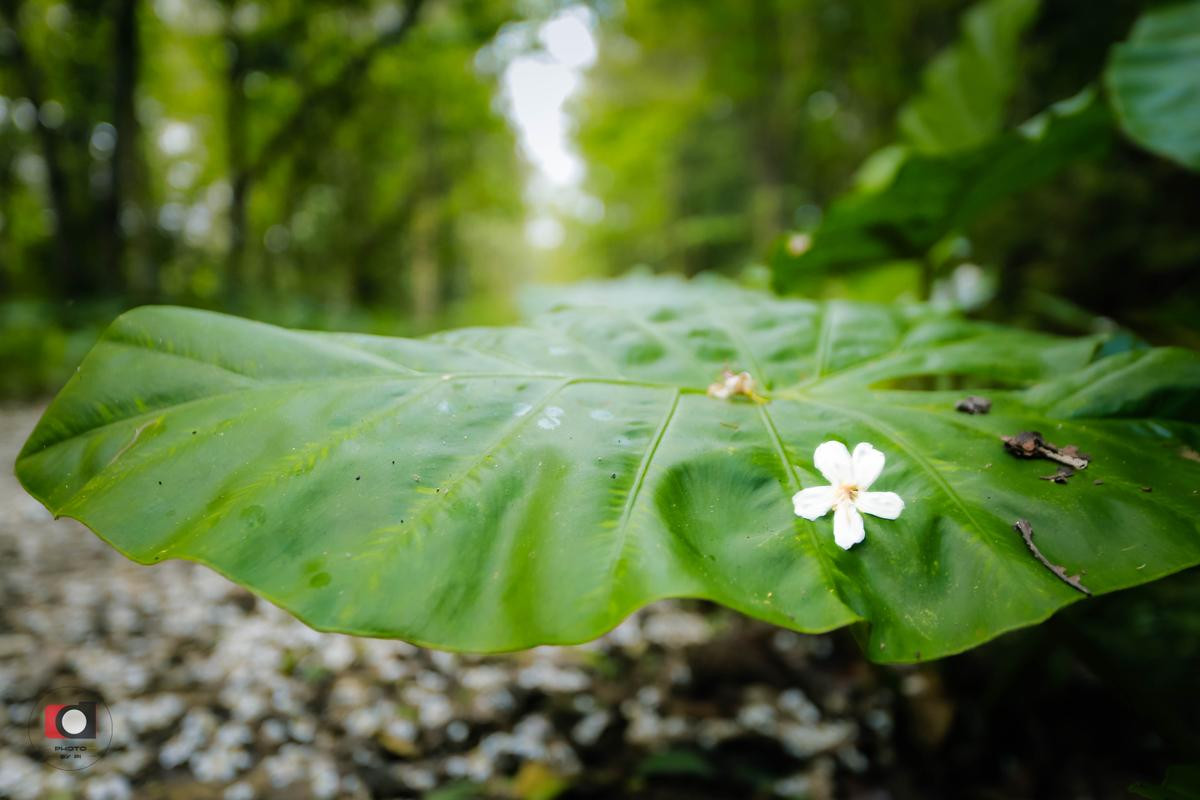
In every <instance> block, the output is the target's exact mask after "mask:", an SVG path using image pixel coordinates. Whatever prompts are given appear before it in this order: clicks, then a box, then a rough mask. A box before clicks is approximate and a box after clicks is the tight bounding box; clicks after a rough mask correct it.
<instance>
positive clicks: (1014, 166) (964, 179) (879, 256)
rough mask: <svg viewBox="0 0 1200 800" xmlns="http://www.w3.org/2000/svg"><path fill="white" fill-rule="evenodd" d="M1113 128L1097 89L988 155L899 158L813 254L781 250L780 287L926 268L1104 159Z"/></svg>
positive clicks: (826, 227)
mask: <svg viewBox="0 0 1200 800" xmlns="http://www.w3.org/2000/svg"><path fill="white" fill-rule="evenodd" d="M1110 127H1111V126H1110V122H1109V118H1108V111H1107V109H1106V108H1105V107H1104V104H1103V103H1101V102H1100V101H1099V99H1098V98H1097V97H1096V93H1095V92H1094V91H1092V90H1090V89H1089V90H1086V91H1084V92H1081V93H1080V94H1079V95H1077V96H1075V97H1073V98H1071V99H1069V100H1064V101H1063V102H1061V103H1058V104H1056V105H1054V106H1052V107H1050V108H1049V109H1047V110H1046V111H1045V112H1043V113H1042V114H1039V115H1038V116H1036V117H1034V118H1032V119H1030V120H1029V121H1028V122H1026V123H1025V124H1024V125H1022V126H1021V127H1020V128H1018V129H1016V130H1013V131H1009V132H1007V133H1005V134H1003V135H1000V136H997V137H996V138H995V139H993V140H992V141H990V142H988V143H987V144H986V145H983V146H981V147H977V148H974V149H971V150H965V151H962V152H958V153H954V154H950V155H937V156H931V155H918V154H913V153H906V152H900V154H899V156H898V157H896V156H893V159H892V163H891V166H890V168H889V170H887V172H889V173H890V174H885V175H882V176H881V175H872V177H871V179H870V182H869V183H868V184H867V185H865V186H864V187H862V188H859V189H858V190H856V191H853V192H851V193H849V194H847V195H844V196H843V197H841V198H839V199H838V200H837V201H836V202H835V203H834V204H833V206H832V207H831V208H830V209H829V213H828V214H827V215H826V217H825V220H824V221H823V222H822V223H821V226H820V227H819V228H818V229H817V230H816V231H815V232H814V233H813V236H812V242H811V246H810V247H809V248H808V249H807V250H806V251H804V252H802V253H800V254H798V255H793V254H791V253H789V252H788V250H787V247H786V244H785V243H781V245H780V246H779V247H778V248H777V251H776V252H775V254H774V255H773V256H772V267H773V271H774V281H775V285H776V287H777V288H779V289H781V290H785V291H791V290H794V289H795V288H796V287H797V285H798V284H801V283H803V282H804V281H806V280H808V279H810V278H812V277H813V276H819V275H821V274H823V273H824V272H825V271H828V270H830V269H834V268H845V267H856V266H868V265H875V264H879V263H880V262H884V261H889V260H893V259H919V258H922V257H924V255H925V254H926V253H927V252H928V251H929V249H930V248H932V247H933V246H934V244H936V243H937V242H938V241H940V240H941V239H943V238H944V237H946V236H948V235H950V234H951V233H954V232H959V231H962V230H963V229H965V228H966V227H967V226H968V225H970V223H971V222H973V221H974V220H975V219H976V218H977V217H979V215H980V214H982V213H984V212H985V211H987V210H988V209H990V208H992V207H993V206H995V205H996V204H997V203H999V202H1001V201H1003V200H1005V199H1007V198H1009V197H1011V196H1013V195H1015V194H1018V193H1020V192H1022V191H1025V190H1027V189H1029V188H1031V187H1033V186H1036V185H1038V184H1040V183H1042V182H1044V181H1046V180H1049V179H1050V178H1052V177H1053V176H1054V175H1056V174H1057V173H1058V172H1060V171H1061V170H1062V169H1063V168H1064V167H1066V166H1067V165H1068V164H1070V163H1072V162H1074V161H1076V160H1078V159H1081V158H1086V157H1091V156H1095V155H1097V154H1098V153H1101V152H1103V151H1104V150H1105V149H1106V148H1107V146H1108V143H1109V140H1110Z"/></svg>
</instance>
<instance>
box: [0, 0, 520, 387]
mask: <svg viewBox="0 0 1200 800" xmlns="http://www.w3.org/2000/svg"><path fill="white" fill-rule="evenodd" d="M515 13H516V12H515V10H514V8H513V7H512V3H509V2H506V0H471V1H470V2H456V3H447V2H428V3H426V2H420V1H419V0H407V2H406V3H405V4H403V5H398V4H395V3H380V2H368V1H366V0H359V1H357V2H352V3H329V2H318V3H294V2H284V3H270V4H260V3H254V2H245V0H221V1H220V2H217V1H216V0H208V1H207V2H196V3H192V2H187V3H183V2H158V3H153V4H151V3H142V2H139V1H138V0H79V1H78V2H65V3H64V2H48V1H47V0H3V2H0V303H3V304H4V306H3V312H2V314H0V318H2V320H3V322H4V334H3V336H4V344H3V347H2V348H0V349H2V350H3V353H2V354H0V358H2V359H3V361H0V364H2V365H3V367H4V369H5V371H6V372H7V373H8V374H7V375H6V378H13V381H12V382H13V383H14V384H15V388H14V387H13V386H11V385H10V386H9V387H7V388H8V389H9V391H14V390H17V391H19V390H21V389H22V388H23V387H24V388H25V389H26V390H43V391H44V390H45V389H47V388H53V386H54V385H55V384H56V383H57V381H58V380H59V379H60V378H61V375H60V374H59V373H60V372H61V365H66V364H70V363H71V360H70V359H67V360H66V361H64V360H62V359H56V358H54V357H53V353H50V352H47V351H50V350H54V351H59V350H62V348H63V347H65V345H63V344H61V343H60V341H59V340H70V339H72V337H76V336H77V335H78V336H82V338H84V339H87V338H88V337H89V336H91V335H94V333H92V332H89V331H94V327H95V324H98V323H100V322H103V321H106V320H105V319H104V318H106V317H110V315H111V313H112V311H113V310H114V309H115V310H120V309H121V308H124V307H128V306H131V305H136V304H139V303H146V302H171V303H182V304H187V305H200V306H208V307H219V308H225V309H230V310H234V311H237V312H240V313H245V314H251V315H253V316H257V317H265V318H268V319H276V320H278V321H280V322H285V323H286V324H299V325H306V326H314V327H326V326H327V325H329V324H340V325H343V326H345V327H353V328H367V329H372V330H374V329H384V330H397V329H400V330H413V329H423V328H427V327H429V326H430V325H432V324H433V323H434V321H435V318H439V317H440V318H443V319H444V318H445V317H446V316H447V315H449V317H450V318H451V319H453V318H454V314H455V310H456V309H459V308H463V309H465V315H466V316H467V317H468V318H475V317H477V316H478V314H480V313H493V314H494V313H497V311H496V310H494V309H492V310H490V311H489V309H488V308H487V307H484V308H482V309H481V308H479V307H478V306H479V304H478V303H475V304H474V305H471V303H473V302H474V301H475V300H476V299H478V298H479V297H480V296H487V295H489V294H496V291H495V290H496V289H497V287H499V286H502V285H504V283H505V282H507V281H508V280H509V278H510V275H509V274H508V271H507V269H506V267H505V266H502V265H507V264H514V263H515V264H520V263H521V261H522V257H521V247H523V244H522V241H521V238H520V230H521V228H520V226H521V222H522V218H521V217H522V201H521V191H520V186H521V175H522V171H521V166H520V162H519V159H518V157H517V155H516V151H515V146H514V136H513V133H512V131H511V129H510V127H509V125H508V124H507V122H506V120H505V119H504V117H503V115H502V114H500V113H499V111H498V108H497V106H496V104H495V102H494V98H495V95H496V83H497V75H496V74H495V72H494V71H493V72H490V73H489V72H487V71H485V70H483V69H479V68H477V67H476V58H477V54H478V52H479V49H480V48H481V47H482V46H483V45H484V44H486V43H487V42H489V41H490V40H491V39H492V37H493V36H494V35H495V33H496V32H497V30H499V29H500V27H501V25H502V24H503V23H505V22H506V21H507V20H510V19H511V18H513V16H514V14H515ZM464 303H465V304H466V305H465V306H464V305H463V304H464ZM10 304H12V305H11V307H9V306H10ZM97 305H99V306H101V307H103V309H104V312H103V313H102V314H93V313H92V308H93V307H95V306H97ZM34 310H37V311H39V312H44V313H38V314H33V311H34ZM459 313H464V312H463V311H460V312H459ZM39 326H40V327H41V328H42V329H45V330H50V331H53V333H52V334H51V335H50V336H49V337H48V338H49V340H50V341H48V342H39V343H37V345H36V346H35V347H33V348H32V349H30V345H29V340H30V339H33V340H36V338H37V332H36V329H37V328H38V327H39ZM78 355H80V353H77V352H75V351H71V353H70V357H71V359H74V358H77V357H78ZM64 357H65V354H64ZM39 370H41V371H42V372H46V371H47V370H48V371H49V374H44V375H42V376H40V377H39V375H37V374H34V373H36V372H37V371H39ZM18 371H22V372H20V373H19V374H18ZM6 382H7V381H6Z"/></svg>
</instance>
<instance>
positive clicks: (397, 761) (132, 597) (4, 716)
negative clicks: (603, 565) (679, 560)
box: [0, 407, 891, 800]
mask: <svg viewBox="0 0 1200 800" xmlns="http://www.w3.org/2000/svg"><path fill="white" fill-rule="evenodd" d="M38 413H39V409H38V408H34V407H8V408H0V464H3V465H4V466H3V469H0V599H2V600H3V609H2V611H0V725H2V726H3V727H2V729H3V736H2V738H0V796H12V797H15V798H45V797H63V798H68V797H86V798H89V799H90V800H106V799H108V798H113V799H118V798H127V797H169V798H226V800H243V799H246V798H252V797H281V798H282V797H287V798H299V799H302V798H306V797H312V798H332V797H351V798H363V797H421V796H425V795H427V794H429V793H430V792H431V791H433V790H435V789H439V788H440V789H441V791H440V792H435V795H436V796H437V797H439V798H443V800H450V798H466V797H492V796H496V797H528V798H546V797H550V796H553V795H554V793H555V790H556V789H558V788H560V787H561V788H563V789H564V793H562V794H560V795H559V796H561V797H609V796H630V795H632V794H637V795H638V796H644V797H714V798H716V797H731V798H732V797H746V796H750V793H751V792H753V793H755V794H756V795H757V796H759V797H771V796H775V797H801V796H803V797H811V798H817V799H818V800H819V798H825V797H829V796H831V793H832V789H833V784H834V783H835V782H838V781H840V780H842V779H843V778H845V779H847V780H849V781H850V782H851V784H854V783H858V782H859V781H861V780H862V777H861V776H859V777H856V774H858V773H862V772H863V771H864V770H866V769H867V768H868V760H867V758H866V756H864V754H863V753H864V752H867V753H868V754H870V755H871V756H872V757H873V758H876V757H879V756H880V755H881V754H882V756H883V757H884V758H886V753H887V749H888V741H889V736H890V729H891V718H890V715H889V711H888V710H887V708H886V707H885V706H884V705H882V703H883V699H882V698H884V697H885V695H884V693H882V692H879V691H877V690H876V689H875V688H874V687H873V686H872V685H871V681H872V678H871V675H870V673H869V672H864V671H863V670H861V669H859V668H856V667H855V666H854V665H855V663H856V660H855V657H853V656H847V655H845V654H842V653H840V652H838V653H835V652H834V650H835V649H837V648H835V647H834V645H833V643H832V642H831V640H830V639H829V638H827V637H814V636H798V635H796V634H792V633H790V632H787V631H781V630H777V629H774V628H771V627H769V626H766V625H761V624H757V623H753V622H750V621H748V620H745V619H744V618H742V617H740V616H738V615H735V614H732V613H730V612H726V611H723V610H719V609H713V608H711V607H708V606H704V605H701V604H698V603H688V602H679V603H662V604H659V605H657V606H654V607H652V608H651V609H648V610H646V611H643V612H641V613H639V614H637V615H635V616H634V617H632V618H630V619H629V620H627V621H626V622H625V623H624V624H622V625H621V626H620V627H619V628H618V629H616V630H615V631H613V632H612V633H610V634H609V635H607V636H606V637H604V638H603V639H601V640H599V641H598V642H594V643H592V644H590V645H585V646H581V647H573V648H539V649H537V650H533V651H530V652H527V653H520V654H514V655H511V656H490V657H470V656H461V655H451V654H447V653H439V652H434V651H429V650H424V649H421V648H417V647H413V646H410V645H407V644H404V643H402V642H394V641H382V640H373V639H354V638H351V637H346V636H341V635H336V634H321V633H317V632H315V631H313V630H310V629H309V628H307V627H305V626H304V625H302V624H300V623H299V622H297V621H295V620H293V619H292V618H291V617H289V616H288V615H287V614H285V613H283V612H281V611H279V610H278V609H276V608H275V607H273V606H271V605H270V604H268V603H266V602H264V601H260V600H257V599H256V598H255V597H254V596H253V595H251V594H249V593H248V592H246V591H245V590H242V589H240V588H239V587H237V586H235V585H233V584H231V583H229V582H228V581H226V580H225V579H223V578H221V577H220V576H218V575H216V574H215V573H212V572H210V571H209V570H207V569H205V568H203V567H200V566H198V565H195V564H190V563H183V562H168V563H164V564H160V565H157V566H154V567H143V566H139V565H137V564H134V563H132V562H130V561H127V560H126V559H124V558H123V557H122V556H120V555H119V554H118V553H116V552H115V551H114V550H112V549H111V548H109V547H108V546H107V545H105V544H103V543H102V542H101V541H100V540H99V539H97V538H96V537H95V536H93V535H91V534H90V533H89V532H88V531H87V530H86V529H84V528H83V527H82V526H80V525H78V524H77V523H74V522H72V521H70V520H60V521H57V522H56V521H54V520H53V519H52V518H51V517H50V515H49V514H48V513H47V512H46V511H45V510H44V509H43V508H42V507H41V506H40V505H39V504H38V503H37V502H36V501H34V500H33V499H32V498H30V497H29V496H28V495H26V494H25V493H24V491H23V490H22V489H21V488H20V487H19V485H18V484H17V482H16V480H15V478H13V476H12V471H11V465H12V463H13V460H14V459H15V457H16V454H17V452H18V450H19V448H20V446H21V444H22V442H23V441H24V438H25V436H26V435H27V434H28V432H29V431H30V430H31V429H32V427H33V425H34V423H35V422H36V420H37V416H38ZM63 685H68V686H69V685H82V686H86V687H88V688H91V689H93V690H96V691H98V692H100V693H101V695H102V696H103V697H104V698H105V700H106V701H107V704H108V705H109V707H110V709H111V712H112V717H113V722H114V739H113V746H112V749H111V750H110V752H109V753H108V754H107V755H106V756H105V757H104V758H103V759H102V760H101V761H100V762H99V763H97V764H96V765H95V766H93V767H91V768H89V769H87V770H85V771H82V772H79V773H67V772H61V771H58V770H56V769H53V768H51V767H48V766H44V765H42V764H41V763H40V762H38V761H36V760H35V758H34V757H33V756H34V752H33V750H32V749H31V747H30V743H29V739H28V735H27V732H26V720H27V719H28V716H29V712H30V709H31V704H32V702H33V700H34V699H35V698H36V697H37V696H38V695H39V694H40V693H41V692H42V691H44V690H46V689H48V688H50V687H54V686H63ZM801 685H803V686H804V687H805V689H806V690H807V693H806V691H804V690H802V689H801V688H800V686H801ZM810 697H811V698H812V699H810ZM814 701H815V702H814Z"/></svg>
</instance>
